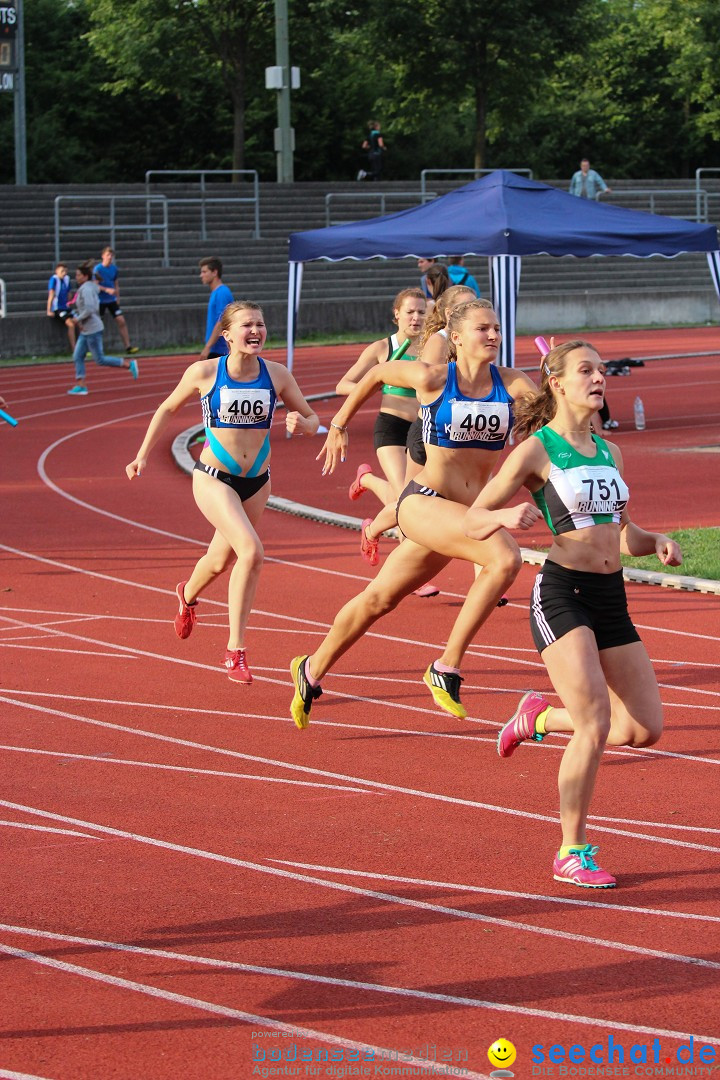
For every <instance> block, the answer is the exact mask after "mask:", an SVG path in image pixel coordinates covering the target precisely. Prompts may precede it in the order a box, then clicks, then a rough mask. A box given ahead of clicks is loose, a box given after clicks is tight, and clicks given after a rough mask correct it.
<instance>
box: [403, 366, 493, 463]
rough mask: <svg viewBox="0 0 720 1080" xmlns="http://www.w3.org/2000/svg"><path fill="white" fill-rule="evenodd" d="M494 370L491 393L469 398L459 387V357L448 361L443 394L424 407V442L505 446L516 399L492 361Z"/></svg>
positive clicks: (450, 446)
mask: <svg viewBox="0 0 720 1080" xmlns="http://www.w3.org/2000/svg"><path fill="white" fill-rule="evenodd" d="M490 374H491V376H492V382H493V385H492V390H491V391H490V393H489V394H488V395H487V397H484V398H469V397H465V395H464V394H462V393H461V392H460V390H459V388H458V383H457V365H456V363H455V361H453V362H452V363H450V364H448V373H447V379H446V381H445V388H444V390H443V392H442V393H441V395H440V397H438V398H436V400H435V401H433V402H431V403H430V404H429V405H422V406H421V409H420V411H421V416H422V433H423V442H424V443H428V444H429V445H430V446H444V447H445V448H446V449H448V450H457V449H460V448H461V447H469V448H470V449H472V450H502V448H503V447H504V446H505V443H506V442H507V439H508V435H509V434H510V430H511V429H512V425H513V409H512V403H513V399H512V398H511V396H510V394H508V392H507V390H506V389H505V384H504V383H503V381H502V376H501V375H500V372H499V371H498V370H497V368H496V367H494V366H493V365H492V364H491V365H490Z"/></svg>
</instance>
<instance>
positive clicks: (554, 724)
mask: <svg viewBox="0 0 720 1080" xmlns="http://www.w3.org/2000/svg"><path fill="white" fill-rule="evenodd" d="M604 394H605V368H604V365H603V362H602V360H601V359H600V356H599V355H598V353H597V351H596V350H595V349H594V348H593V346H592V345H589V344H588V343H587V342H584V341H569V342H567V343H566V344H564V345H560V346H558V347H557V348H554V349H551V350H550V352H549V353H548V354H547V356H546V357H545V358H544V359H543V362H542V367H541V377H540V389H539V392H538V393H537V394H536V395H534V396H532V397H530V398H524V399H523V400H522V401H520V402H518V403H517V404H516V408H515V416H516V423H515V428H514V431H515V434H516V436H517V437H518V438H519V439H521V440H524V441H522V442H520V444H519V445H518V446H517V447H516V448H515V449H514V450H513V452H512V453H511V454H510V455H509V456H508V458H507V459H506V460H505V462H504V464H503V465H502V467H501V468H500V470H499V472H498V474H497V476H495V477H493V479H491V480H490V481H489V482H488V484H487V485H486V486H485V487H484V488H483V489H482V491H481V492H480V494H479V495H478V497H477V498H476V500H475V502H474V503H473V505H472V507H471V508H470V509H469V510H468V512H467V515H466V517H465V529H466V533H467V535H468V536H470V537H472V538H473V539H476V540H486V539H487V538H488V537H490V536H492V535H493V534H494V533H495V532H496V531H497V530H499V529H502V528H506V529H510V530H513V529H520V530H526V529H529V528H531V527H532V526H533V525H534V524H535V523H536V522H537V521H538V519H539V518H540V516H541V514H542V516H544V518H545V521H546V522H547V524H548V526H549V527H550V529H551V531H552V533H553V542H552V546H551V548H550V552H549V554H548V556H547V559H546V561H545V564H544V566H543V567H542V568H541V570H540V572H539V573H538V576H537V578H536V581H535V587H534V589H533V595H532V603H531V613H530V623H531V629H532V633H533V638H534V640H535V644H536V646H537V648H538V650H539V652H540V653H541V655H542V658H543V661H544V663H545V666H546V668H547V671H548V675H549V676H550V680H551V682H552V684H553V686H554V688H555V691H556V693H557V695H558V697H559V698H560V700H561V702H562V706H563V707H562V708H555V707H553V706H552V705H551V704H550V702H549V701H547V700H546V699H545V698H544V697H542V696H541V695H540V694H536V693H532V692H531V693H528V694H525V695H524V696H523V697H522V699H521V700H520V703H519V705H518V708H517V710H516V712H515V714H514V716H513V717H512V719H511V720H510V721H508V723H506V724H505V725H504V727H503V728H502V729H501V731H500V735H499V738H498V753H499V754H500V756H501V757H510V755H511V754H512V753H514V751H515V749H516V748H517V747H518V746H519V745H520V743H521V742H524V741H525V740H535V741H540V740H541V739H543V738H544V737H545V735H546V734H550V733H554V732H564V733H567V734H569V735H571V738H570V741H569V743H568V744H567V748H566V750H565V751H564V753H563V758H562V762H561V765H560V773H559V776H558V787H559V791H560V820H561V825H562V844H561V847H560V850H559V851H558V853H557V855H556V857H555V862H554V864H553V876H554V877H555V879H556V880H558V881H565V882H569V883H571V884H574V885H581V886H584V887H586V888H605V889H607V888H611V887H612V886H613V885H615V884H616V881H615V878H614V877H613V876H612V874H609V873H608V872H607V871H606V870H603V869H601V868H600V867H599V866H598V865H597V863H596V862H595V854H596V852H597V848H596V847H593V846H591V845H590V844H589V843H588V840H587V835H586V824H587V816H588V812H589V807H590V800H591V798H592V794H593V789H594V787H595V776H596V773H597V769H598V766H599V764H600V759H601V757H602V752H603V750H604V748H605V745H606V743H608V744H610V745H612V746H651V745H652V744H653V743H655V742H657V740H658V739H659V738H660V734H661V732H662V706H661V703H660V694H659V691H658V686H657V681H656V679H655V674H654V672H653V669H652V665H651V663H650V660H649V658H648V655H647V652H646V651H645V647H644V645H643V644H642V642H641V641H640V638H639V636H638V634H637V631H636V630H635V627H634V626H633V624H632V622H631V620H630V616H629V614H628V611H627V600H626V597H625V587H624V583H623V579H622V568H621V565H620V553H621V551H622V552H623V553H624V554H627V555H651V554H656V555H657V556H658V558H659V560H660V562H661V563H662V564H663V565H665V566H679V565H680V563H681V562H682V556H681V553H680V548H679V547H678V545H677V544H676V543H675V541H674V540H671V539H670V538H669V537H667V536H665V535H664V534H663V533H655V532H646V531H645V530H644V529H641V528H639V526H637V525H635V524H634V523H633V522H632V521H631V520H630V517H629V515H628V511H627V502H628V489H627V486H626V484H625V481H624V480H623V476H622V470H623V463H622V455H621V453H620V450H619V448H618V447H617V446H616V445H615V444H614V443H606V442H605V441H604V439H601V438H599V437H598V436H596V435H595V434H593V431H592V428H591V422H592V418H593V416H594V415H595V413H596V412H597V410H598V409H599V408H600V406H601V405H602V403H603V398H604ZM529 435H531V436H533V437H532V438H527V436H529ZM523 487H525V488H527V490H528V491H529V492H530V493H531V495H532V497H533V499H534V503H531V502H523V503H520V504H519V505H516V506H511V507H508V506H507V503H508V502H509V501H510V500H511V499H512V498H513V497H514V496H515V495H516V494H517V492H518V491H520V489H521V488H523ZM538 508H539V509H538Z"/></svg>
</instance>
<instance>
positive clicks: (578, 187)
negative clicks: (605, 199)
mask: <svg viewBox="0 0 720 1080" xmlns="http://www.w3.org/2000/svg"><path fill="white" fill-rule="evenodd" d="M569 191H570V194H571V195H578V196H579V197H580V198H581V199H597V197H598V195H601V194H602V193H603V191H612V188H610V187H608V186H607V184H606V183H605V181H604V180H603V178H602V176H601V175H600V173H598V172H595V170H594V169H591V168H590V162H589V161H588V159H587V158H586V157H584V158H583V159H582V161H581V162H580V168H579V169H578V171H577V172H576V173H575V174H574V175H573V178H572V180H571V181H570V188H569Z"/></svg>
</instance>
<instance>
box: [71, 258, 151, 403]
mask: <svg viewBox="0 0 720 1080" xmlns="http://www.w3.org/2000/svg"><path fill="white" fill-rule="evenodd" d="M92 276H93V267H92V264H91V263H89V262H88V263H83V264H82V266H78V268H77V271H76V272H75V281H76V282H77V285H78V291H77V293H76V295H75V300H74V304H75V319H76V321H77V325H78V330H79V331H80V333H79V334H78V339H77V342H76V345H75V351H74V353H73V361H74V363H75V385H74V386H73V387H72V388H71V389H70V390H68V394H83V395H84V394H87V392H88V388H87V384H86V382H85V353H86V352H88V350H89V351H90V354H91V355H92V358H93V360H94V361H95V363H96V364H101V365H102V366H103V367H124V368H127V369H128V370H129V372H130V374H131V375H132V377H133V379H137V377H138V374H139V372H138V365H137V361H136V360H125V359H124V358H123V357H122V356H106V355H105V352H104V350H103V321H102V319H101V318H100V313H99V307H100V301H99V297H98V286H97V284H96V282H95V281H93V277H92Z"/></svg>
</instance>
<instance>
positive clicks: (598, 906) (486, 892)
mask: <svg viewBox="0 0 720 1080" xmlns="http://www.w3.org/2000/svg"><path fill="white" fill-rule="evenodd" d="M267 861H268V862H271V863H279V864H281V865H282V866H294V867H295V868H296V869H297V870H320V871H322V872H323V873H324V874H345V875H346V876H347V877H362V878H372V879H373V880H375V881H397V882H400V884H403V885H423V886H430V887H431V888H438V889H450V890H452V891H453V892H468V893H481V894H482V895H483V896H502V897H504V898H505V897H506V898H508V899H511V900H533V901H537V902H538V903H541V904H553V905H555V904H565V905H567V906H569V907H589V908H593V909H595V910H596V911H597V910H600V911H627V912H629V914H631V915H652V916H660V917H663V916H667V917H668V918H670V919H687V920H689V921H690V922H695V921H697V922H712V923H720V915H698V914H695V913H694V912H689V911H667V910H666V909H665V908H647V907H637V906H633V905H631V904H616V903H604V902H603V901H602V900H600V899H599V898H598V899H597V900H575V899H573V898H572V897H570V896H549V895H543V894H542V893H526V892H517V891H515V890H513V889H490V888H487V887H486V886H484V885H468V884H467V882H466V883H465V884H460V883H459V882H456V881H433V880H431V879H428V878H412V877H401V876H400V875H399V874H378V873H375V871H373V870H350V869H349V868H348V867H344V866H318V865H317V863H302V862H292V861H291V860H289V859H268V860H267Z"/></svg>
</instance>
